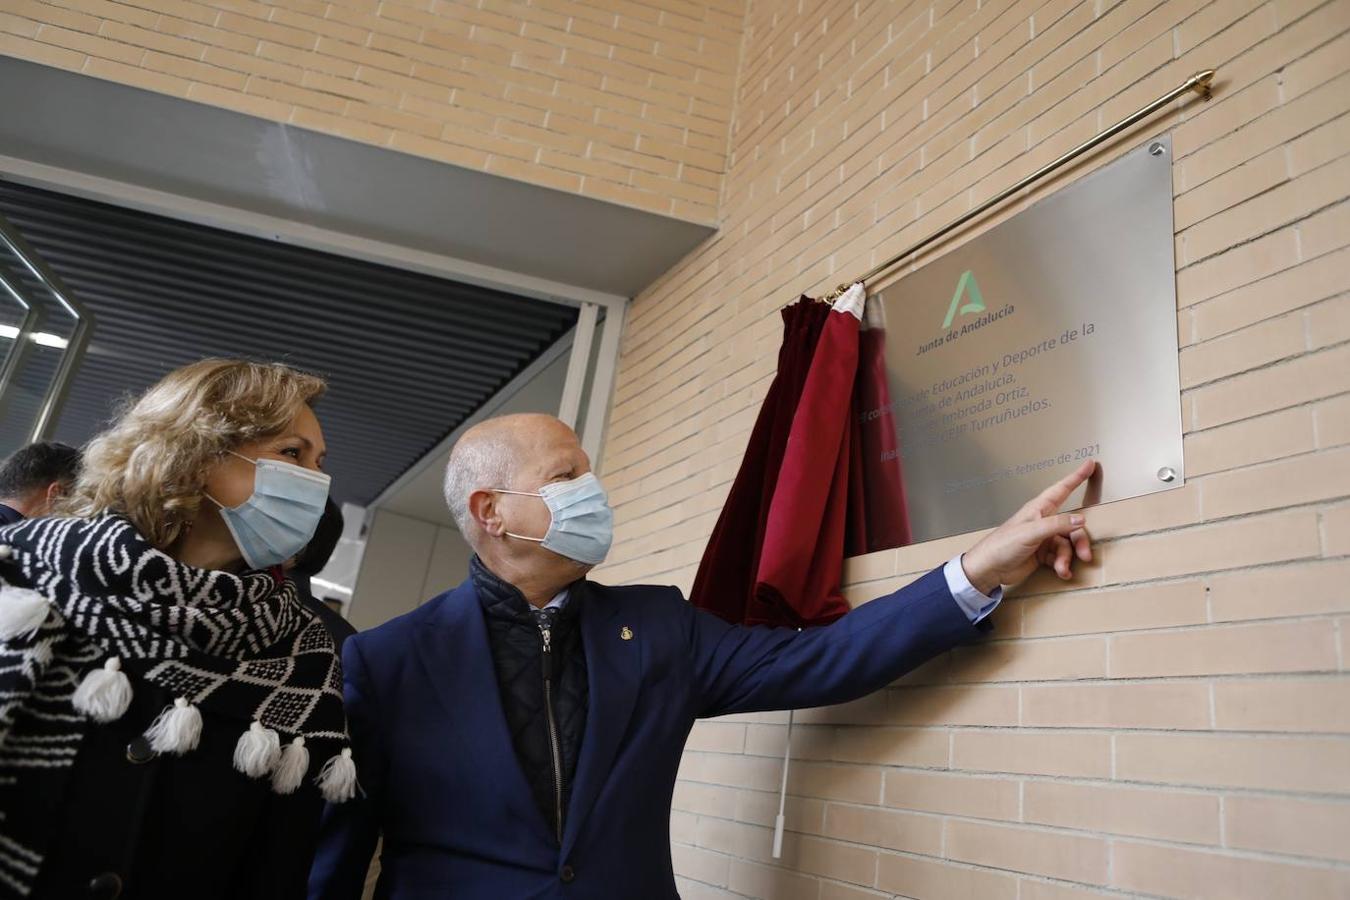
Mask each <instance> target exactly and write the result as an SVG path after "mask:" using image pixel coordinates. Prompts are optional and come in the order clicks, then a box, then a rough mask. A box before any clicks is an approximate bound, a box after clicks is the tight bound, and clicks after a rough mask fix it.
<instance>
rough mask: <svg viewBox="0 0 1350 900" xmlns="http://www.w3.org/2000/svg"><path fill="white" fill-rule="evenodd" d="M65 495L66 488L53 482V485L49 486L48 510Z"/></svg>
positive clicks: (57, 482)
mask: <svg viewBox="0 0 1350 900" xmlns="http://www.w3.org/2000/svg"><path fill="white" fill-rule="evenodd" d="M65 495H66V487H65V485H63V484H62V483H61V482H59V481H53V482H52V483H51V484H49V485H47V495H46V500H47V508H48V509H50V508H51V506H52V504H53V503H55V502H56V501H57V500H60V499H61V498H62V497H64V496H65Z"/></svg>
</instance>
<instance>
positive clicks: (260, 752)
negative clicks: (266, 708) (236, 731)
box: [234, 719, 281, 778]
mask: <svg viewBox="0 0 1350 900" xmlns="http://www.w3.org/2000/svg"><path fill="white" fill-rule="evenodd" d="M280 759H281V737H280V736H279V735H278V734H277V733H276V731H275V730H274V729H271V728H268V727H267V726H266V725H264V724H263V723H261V722H259V721H257V720H256V719H255V720H254V721H253V724H252V725H250V726H249V727H248V731H245V732H244V733H243V734H241V735H239V743H237V744H235V745H234V767H235V769H237V770H238V771H240V772H243V773H244V774H245V775H247V776H248V777H249V778H262V777H263V776H264V775H267V774H268V773H270V772H271V771H272V770H273V769H274V768H276V765H277V763H278V762H279V761H280Z"/></svg>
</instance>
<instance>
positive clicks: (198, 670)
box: [0, 515, 356, 896]
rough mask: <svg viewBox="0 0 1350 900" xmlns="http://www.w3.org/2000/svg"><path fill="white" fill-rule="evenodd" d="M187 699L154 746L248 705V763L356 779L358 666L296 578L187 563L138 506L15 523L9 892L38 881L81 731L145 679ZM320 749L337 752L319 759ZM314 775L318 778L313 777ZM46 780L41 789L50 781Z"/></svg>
mask: <svg viewBox="0 0 1350 900" xmlns="http://www.w3.org/2000/svg"><path fill="white" fill-rule="evenodd" d="M141 680H144V681H147V682H150V683H151V684H154V685H157V686H159V687H161V688H163V689H165V690H166V691H168V692H169V693H170V695H171V696H173V697H174V698H175V701H174V705H173V706H171V707H169V708H167V709H166V710H165V711H164V712H163V713H162V714H161V715H160V717H159V718H158V719H156V720H155V721H154V722H146V723H145V725H146V728H147V731H146V737H147V739H149V740H150V743H151V746H152V747H154V748H155V749H156V750H158V751H159V752H164V753H186V752H191V751H192V749H194V748H195V747H196V745H197V741H198V738H199V736H200V732H201V729H202V727H203V725H202V721H203V720H202V717H201V713H200V710H199V709H198V707H201V708H202V709H206V710H208V711H209V712H211V713H212V714H213V715H212V719H211V724H212V725H213V726H215V727H218V726H219V722H220V721H222V720H224V721H229V720H235V721H237V722H238V723H239V729H240V733H241V734H240V739H239V742H238V746H237V748H236V751H235V755H234V764H235V767H236V768H238V769H239V770H240V771H242V772H245V773H246V774H248V775H250V776H253V777H258V778H264V777H266V778H270V779H271V782H272V788H273V789H274V790H276V791H278V792H279V793H290V792H291V791H294V790H296V789H297V788H298V787H299V786H300V785H301V784H302V783H303V781H305V780H307V779H310V780H314V781H315V782H316V783H317V784H318V785H319V787H320V789H321V790H322V792H323V794H324V796H325V797H326V798H327V799H329V800H332V801H337V802H340V801H342V800H345V799H349V798H350V797H351V796H352V794H353V793H354V791H355V789H356V783H355V768H354V764H353V762H352V759H351V751H350V749H349V748H348V747H347V726H346V718H345V716H344V714H343V709H342V669H341V663H340V661H339V659H338V656H337V654H336V651H335V650H334V646H333V641H332V639H331V638H330V637H329V634H328V632H327V630H326V629H325V628H324V626H323V624H322V622H320V621H319V619H318V618H317V617H315V616H314V615H313V614H312V613H310V612H309V611H308V610H307V609H305V608H304V606H303V605H302V604H301V603H300V601H299V598H298V596H297V594H296V591H295V586H294V584H293V583H291V582H290V581H289V580H286V579H284V578H278V577H274V575H272V574H268V573H264V572H251V573H248V574H245V575H232V574H229V573H227V572H220V571H212V570H207V569H198V568H194V567H192V566H187V565H184V564H182V563H180V562H178V561H176V560H174V559H173V558H172V557H170V556H169V555H168V554H166V553H164V552H162V551H160V550H157V549H155V548H154V547H153V546H151V545H150V544H149V543H148V542H147V541H146V540H145V539H144V538H143V537H141V535H140V534H139V533H138V532H137V531H136V529H135V528H134V527H133V526H132V524H131V523H130V522H129V521H128V520H127V519H126V518H124V517H121V516H115V515H106V516H100V517H97V518H92V519H74V518H55V519H35V520H30V521H26V522H22V523H19V524H16V525H11V526H8V527H6V528H3V529H0V896H5V895H11V896H26V895H27V894H28V892H29V890H30V889H31V886H32V884H33V882H34V880H35V879H36V877H37V874H38V871H39V869H40V867H41V864H42V859H43V857H44V855H45V852H44V851H45V849H46V847H47V844H48V841H49V840H50V839H51V832H52V831H53V829H54V828H55V825H56V820H55V816H56V813H55V809H54V807H55V806H56V804H55V803H51V804H43V805H44V806H46V808H45V809H38V808H33V804H32V803H31V802H24V804H23V805H24V807H25V808H18V807H16V804H19V803H20V802H22V799H21V798H32V797H34V796H41V797H48V798H56V797H60V796H61V789H62V787H63V785H64V783H65V780H66V778H67V777H68V776H69V773H70V770H71V769H72V768H73V767H74V765H75V759H76V756H77V754H78V753H79V748H80V744H81V741H82V740H83V737H84V734H85V732H86V730H87V729H88V728H91V727H97V722H98V721H109V720H112V719H116V718H118V717H120V716H121V715H122V714H123V713H124V712H125V711H126V709H127V707H128V705H129V703H130V697H131V692H132V691H133V690H135V686H136V684H137V683H138V682H139V681H141ZM311 752H312V753H313V756H314V758H315V759H316V760H326V762H325V763H324V764H323V765H321V766H318V767H316V768H317V771H316V772H314V773H311V772H310V765H309V760H310V755H311ZM311 776H317V777H313V778H312V779H311ZM35 788H38V790H36V791H35Z"/></svg>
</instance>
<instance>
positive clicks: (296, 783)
mask: <svg viewBox="0 0 1350 900" xmlns="http://www.w3.org/2000/svg"><path fill="white" fill-rule="evenodd" d="M308 771H309V751H308V750H306V749H305V739H304V738H302V737H297V738H295V739H294V740H293V741H291V742H290V743H289V744H287V745H286V749H284V750H282V751H281V758H280V759H279V760H278V761H277V766H276V769H274V770H273V771H272V790H274V791H276V792H277V793H278V794H293V793H295V790H296V788H298V787H300V785H301V783H302V782H303V781H304V780H305V773H306V772H308Z"/></svg>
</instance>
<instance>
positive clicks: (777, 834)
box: [773, 710, 792, 859]
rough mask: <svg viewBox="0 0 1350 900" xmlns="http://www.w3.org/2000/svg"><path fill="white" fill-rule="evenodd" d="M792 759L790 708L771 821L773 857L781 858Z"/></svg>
mask: <svg viewBox="0 0 1350 900" xmlns="http://www.w3.org/2000/svg"><path fill="white" fill-rule="evenodd" d="M791 759H792V710H788V723H787V745H786V746H785V747H784V748H783V786H782V788H781V789H780V790H779V791H778V818H777V819H774V822H773V858H774V859H782V858H783V822H784V819H783V811H784V809H786V808H787V779H788V761H789V760H791Z"/></svg>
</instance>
